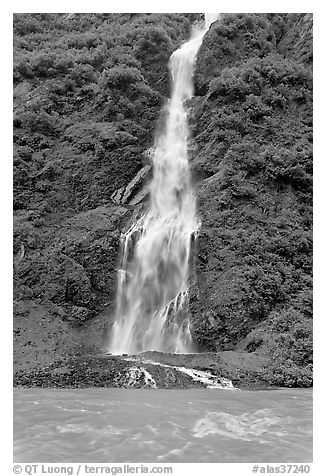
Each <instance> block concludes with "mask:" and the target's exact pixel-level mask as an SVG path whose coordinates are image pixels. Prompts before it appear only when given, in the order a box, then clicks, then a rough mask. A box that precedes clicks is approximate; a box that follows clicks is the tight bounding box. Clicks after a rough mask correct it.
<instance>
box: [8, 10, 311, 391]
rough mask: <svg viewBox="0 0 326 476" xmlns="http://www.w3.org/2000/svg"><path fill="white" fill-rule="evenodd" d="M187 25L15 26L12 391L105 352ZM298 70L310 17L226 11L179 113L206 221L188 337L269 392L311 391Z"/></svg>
mask: <svg viewBox="0 0 326 476" xmlns="http://www.w3.org/2000/svg"><path fill="white" fill-rule="evenodd" d="M195 19H196V15H192V14H185V15H183V14H161V15H159V14H78V13H77V14H73V15H72V16H70V17H69V18H68V17H67V16H64V15H60V14H18V15H15V18H14V33H15V34H14V300H15V302H14V309H15V317H14V342H15V346H14V351H15V357H14V362H15V369H16V370H17V372H18V373H19V375H18V374H17V375H18V376H17V382H22V381H23V380H24V378H25V377H26V382H30V381H31V379H32V378H34V377H32V374H33V375H34V376H35V378H36V380H37V382H39V383H40V382H43V383H44V385H46V382H48V383H49V382H51V381H52V380H51V378H52V377H51V378H50V377H49V373H47V372H48V371H45V372H44V368H45V367H46V366H48V367H49V369H52V370H54V369H55V368H57V367H56V366H57V363H56V362H58V361H60V362H65V359H67V358H68V357H69V359H70V358H73V357H74V356H75V357H76V356H82V355H83V354H84V353H85V352H95V353H96V352H98V351H99V350H100V349H101V347H102V346H104V345H105V339H106V336H107V327H108V322H109V318H110V316H112V315H113V313H114V306H115V288H116V281H115V279H116V268H117V266H118V254H119V237H120V232H121V230H123V229H124V227H125V226H126V225H127V223H128V222H129V220H130V219H131V217H132V215H133V213H134V214H137V213H139V212H140V211H141V210H142V207H144V206H146V204H144V201H145V200H146V194H147V188H146V181H147V180H148V177H149V174H150V165H149V164H148V160H147V159H146V151H147V150H148V149H149V147H150V146H152V144H153V136H154V133H155V129H156V128H159V127H160V119H159V117H160V110H161V107H162V105H163V104H164V102H165V100H166V97H168V93H169V78H168V70H167V63H168V58H169V56H170V54H171V52H172V51H173V50H174V49H176V48H177V47H178V46H179V45H180V43H181V42H182V41H184V40H185V39H186V38H187V37H188V36H189V31H190V25H191V22H193V21H194V20H195ZM311 63H312V15H310V14H225V15H222V18H221V21H220V22H218V23H215V24H213V25H212V26H211V28H210V31H209V32H208V33H207V35H206V37H205V38H204V41H203V45H202V47H201V49H200V51H199V55H198V59H197V69H196V75H195V93H196V94H195V97H194V98H193V100H192V101H191V104H190V111H191V112H190V114H189V121H190V123H191V128H192V141H191V145H190V148H189V150H190V154H191V165H192V169H193V177H194V181H195V183H196V187H197V194H198V209H199V214H200V218H201V223H202V226H201V230H200V234H199V237H198V239H197V245H196V246H197V250H196V257H195V261H196V273H195V274H196V276H193V277H192V285H191V289H190V308H191V319H192V333H193V336H194V338H195V340H196V342H197V347H198V350H200V351H213V352H216V351H218V352H219V355H220V356H221V358H222V356H223V355H226V354H225V352H232V359H231V360H232V361H233V359H235V360H236V359H237V357H236V356H238V358H239V359H240V360H239V362H238V364H239V366H238V367H239V368H242V366H243V365H244V361H246V358H247V357H248V356H249V357H248V362H250V364H248V365H249V367H250V366H253V367H252V369H251V371H252V372H251V374H250V371H249V370H250V369H247V368H246V370H245V371H244V373H245V374H246V375H247V376H248V375H249V374H250V375H251V377H250V378H252V379H253V381H254V380H255V378H256V377H255V375H254V373H253V372H256V370H255V371H254V370H253V369H254V368H255V365H256V364H257V361H258V360H259V362H260V364H259V365H263V366H265V370H264V373H265V377H266V381H267V382H269V383H270V384H272V385H287V386H308V385H311V382H312V319H311V318H312V306H311V301H312V298H311V296H312V292H311V287H312V263H311V257H312V237H311V228H312V73H311V66H312V65H311ZM163 113H164V112H163ZM234 351H236V352H234ZM80 358H81V357H80ZM165 359H167V357H165V358H164V362H163V363H166V365H168V362H167V361H166V360H165ZM181 360H182V359H181ZM112 362H113V361H112ZM246 362H247V361H246ZM60 365H61V364H60ZM76 365H77V364H76ZM78 365H79V364H78ZM85 365H86V364H85ZM87 365H90V368H92V369H93V370H90V372H93V373H92V378H89V379H88V384H94V385H97V383H96V382H102V383H103V381H104V380H103V379H102V377H99V373H98V372H99V370H98V368H102V367H101V366H99V367H98V368H97V367H96V366H97V364H96V365H95V364H94V365H95V367H96V369H95V367H94V366H93V367H92V365H93V364H90V362H89V361H88V363H87ZM112 365H113V364H112ZM128 365H129V364H128ZM130 365H131V364H130ZM182 365H183V363H182V362H181V361H180V362H179V366H182ZM210 365H211V363H210ZM246 365H247V364H246ZM62 366H63V367H62V368H63V369H66V370H67V369H69V368H70V367H69V366H67V365H66V364H62ZM73 367H74V366H73ZM77 367H78V366H77ZM77 367H76V368H77ZM109 367H110V366H109ZM189 367H191V368H195V366H191V365H189ZM226 367H227V366H226ZM60 368H61V367H60ZM78 368H79V367H78ZM83 368H84V367H83ZM85 368H86V367H85ZM42 369H43V370H42ZM199 370H200V369H199ZM202 370H203V369H202ZM247 370H248V372H247ZM203 371H204V370H203ZM223 371H225V368H224V367H223ZM60 372H61V371H60ZM103 372H104V374H105V375H106V373H107V372H109V370H108V369H105V370H103ZM119 372H120V370H119ZM156 372H164V375H165V374H166V375H167V374H169V375H170V377H171V379H172V380H173V379H176V381H177V382H178V381H179V380H178V378H179V377H177V374H176V371H170V370H169V369H167V368H166V369H165V370H164V368H163V367H162V368H161V370H158V369H156ZM226 373H227V372H226ZM231 373H232V372H231ZM240 373H241V372H240ZM104 374H103V375H104ZM72 375H74V374H69V372H68V373H65V371H62V373H59V374H57V375H56V379H57V380H55V381H60V385H62V386H64V382H66V383H67V385H68V382H71V378H72ZM76 375H78V379H79V380H78V379H77V382H79V383H80V384H81V382H82V372H81V371H80V372H79V370H78V372H77V373H76ZM89 375H91V374H89ZM112 375H113V374H112ZM114 375H116V373H114ZM121 375H122V377H121V378H122V380H123V378H124V377H123V372H122V374H121ZM228 375H229V374H227V375H223V374H221V376H224V377H226V378H231V377H228ZM24 376H25V377H24ZM42 376H43V377H42ZM233 377H234V378H235V379H236V378H237V377H236V376H235V375H233ZM42 378H43V381H42ZM103 378H104V377H103ZM110 378H111V377H110ZM112 378H113V377H112ZM165 378H167V377H165ZM180 378H181V377H180ZM184 378H186V376H185V375H184V376H183V377H182V379H184ZM189 378H190V377H189ZM248 378H249V377H248ZM136 380H137V379H136ZM182 381H184V380H182ZM92 382H93V383H92ZM180 382H181V380H180ZM40 384H41V383H40ZM42 385H43V384H42ZM178 385H179V384H178ZM180 385H181V384H180Z"/></svg>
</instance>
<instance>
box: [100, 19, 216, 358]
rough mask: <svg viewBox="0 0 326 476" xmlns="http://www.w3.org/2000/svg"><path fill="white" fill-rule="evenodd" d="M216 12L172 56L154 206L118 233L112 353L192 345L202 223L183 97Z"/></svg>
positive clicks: (158, 148) (181, 350) (157, 152)
mask: <svg viewBox="0 0 326 476" xmlns="http://www.w3.org/2000/svg"><path fill="white" fill-rule="evenodd" d="M217 17H218V15H217V14H209V15H205V22H204V24H203V25H202V26H201V27H197V28H196V29H195V30H194V32H193V34H192V36H191V38H190V40H189V41H188V42H187V43H185V44H184V45H182V46H181V48H179V49H178V50H176V51H175V52H174V53H173V54H172V55H171V57H170V62H169V67H170V71H171V75H172V94H171V99H170V100H169V102H168V105H167V114H166V121H165V127H164V131H163V132H162V133H161V134H160V135H158V137H156V140H155V148H154V151H153V155H152V161H153V179H152V182H151V184H150V206H149V209H148V211H147V212H146V213H145V214H143V215H142V216H141V217H140V218H139V219H138V220H137V221H135V222H134V223H133V224H132V225H131V227H130V228H129V229H128V230H127V231H126V232H125V233H123V234H122V236H121V254H122V258H121V269H120V270H119V271H118V289H117V308H116V315H115V322H114V324H113V328H112V333H111V337H110V343H109V351H110V352H111V353H113V354H121V353H138V352H142V351H146V350H157V351H162V352H177V353H188V352H191V351H192V338H191V331H190V321H189V316H188V312H187V308H188V286H189V282H188V279H189V258H190V252H191V244H192V240H193V237H195V235H196V233H197V232H198V229H199V225H200V223H199V221H198V218H197V216H196V200H195V195H194V191H193V189H192V186H191V177H190V168H189V162H188V153H187V141H188V125H187V117H186V110H185V104H184V103H185V101H186V100H187V99H190V98H191V97H192V95H193V81H192V77H193V70H194V65H195V61H196V55H197V52H198V49H199V47H200V45H201V43H202V40H203V37H204V35H205V33H206V32H207V31H208V29H209V27H210V25H211V23H213V22H214V21H215V20H216V19H217Z"/></svg>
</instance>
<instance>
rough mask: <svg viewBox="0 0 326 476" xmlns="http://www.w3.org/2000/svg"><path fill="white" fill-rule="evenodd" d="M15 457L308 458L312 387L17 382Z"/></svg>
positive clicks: (17, 459) (108, 460) (293, 460)
mask: <svg viewBox="0 0 326 476" xmlns="http://www.w3.org/2000/svg"><path fill="white" fill-rule="evenodd" d="M14 461H15V462H25V463H28V462H35V461H37V462H53V463H73V462H106V463H128V462H135V463H136V462H144V463H145V462H151V463H155V462H157V463H165V462H171V463H190V462H196V463H208V462H210V463H228V462H232V463H245V462H280V463H283V462H284V463H286V462H288V463H289V462H291V463H299V462H306V463H308V462H311V461H312V390H311V389H278V390H266V391H265V390H264V391H239V390H238V391H234V390H233V391H232V390H218V389H214V390H213V389H212V390H208V389H203V390H202V389H189V390H144V389H138V390H136V389H135V390H133V389H130V390H129V389H128V390H126V389H119V388H117V389H111V388H110V389H106V388H100V389H98V388H97V389H95V388H90V389H80V390H79V389H73V390H70V389H66V390H62V389H60V390H59V389H15V390H14Z"/></svg>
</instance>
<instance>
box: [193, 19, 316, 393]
mask: <svg viewBox="0 0 326 476" xmlns="http://www.w3.org/2000/svg"><path fill="white" fill-rule="evenodd" d="M311 28H312V18H311V15H301V14H300V15H299V14H295V15H286V14H284V15H225V16H224V17H223V18H222V21H221V22H220V23H215V24H214V25H213V26H212V28H211V29H210V31H209V33H208V34H207V36H206V37H205V39H204V42H203V45H202V48H201V50H200V53H199V57H198V69H197V71H198V73H197V91H198V93H199V94H202V97H201V98H200V100H199V99H198V98H195V100H194V102H193V112H192V123H193V135H194V143H195V144H196V145H197V148H196V149H195V150H194V152H193V159H192V165H193V168H194V170H195V172H197V171H200V172H201V174H202V176H203V177H204V180H202V181H201V182H199V183H198V185H197V187H198V202H199V213H200V217H201V220H202V227H201V231H200V234H199V237H198V243H197V282H196V284H194V286H193V287H192V298H191V310H192V315H193V322H194V324H193V329H194V333H195V335H196V337H197V341H198V343H199V345H200V347H199V348H200V349H211V350H229V349H235V348H243V349H245V350H248V351H250V350H258V352H261V353H263V354H264V355H267V356H268V355H269V358H270V361H269V368H268V372H267V373H268V374H269V376H270V381H271V382H272V381H274V382H275V381H278V382H281V381H282V382H283V383H284V384H285V383H286V382H290V381H291V382H292V383H293V382H301V383H303V382H308V381H311V375H312V374H311V364H312V360H311V359H312V354H311V350H312V343H311V335H312V320H311V317H312V307H311V286H312V281H311V278H312V234H311V219H312V215H311V207H312V201H311V200H312V73H311V54H312V43H311V35H312V30H311ZM205 176H206V178H205ZM244 338H246V341H245V342H246V345H244V346H243V345H242V344H241V343H242V342H244V341H243V339H244ZM282 375H283V380H282Z"/></svg>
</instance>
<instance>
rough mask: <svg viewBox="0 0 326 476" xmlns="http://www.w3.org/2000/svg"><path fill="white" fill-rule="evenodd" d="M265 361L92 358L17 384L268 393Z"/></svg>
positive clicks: (19, 378) (225, 356)
mask: <svg viewBox="0 0 326 476" xmlns="http://www.w3.org/2000/svg"><path fill="white" fill-rule="evenodd" d="M264 364H265V361H264V360H263V359H262V358H261V357H260V356H259V355H258V354H254V353H250V354H248V353H247V352H234V351H225V352H218V353H203V354H168V353H162V352H145V353H142V354H138V355H133V356H132V355H130V356H127V355H125V356H112V355H107V354H89V355H84V356H83V357H79V358H73V359H70V360H67V359H65V360H64V361H63V362H62V363H61V364H53V365H48V366H46V367H39V368H37V369H30V370H29V371H26V370H25V371H24V372H21V373H20V372H16V374H15V378H14V385H15V386H24V387H55V388H88V387H108V388H112V387H122V388H148V389H155V388H163V389H187V388H211V389H227V390H230V389H233V387H236V388H240V389H241V388H243V389H248V388H249V389H258V388H259V389H266V388H270V386H268V385H267V384H266V382H265V381H264Z"/></svg>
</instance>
